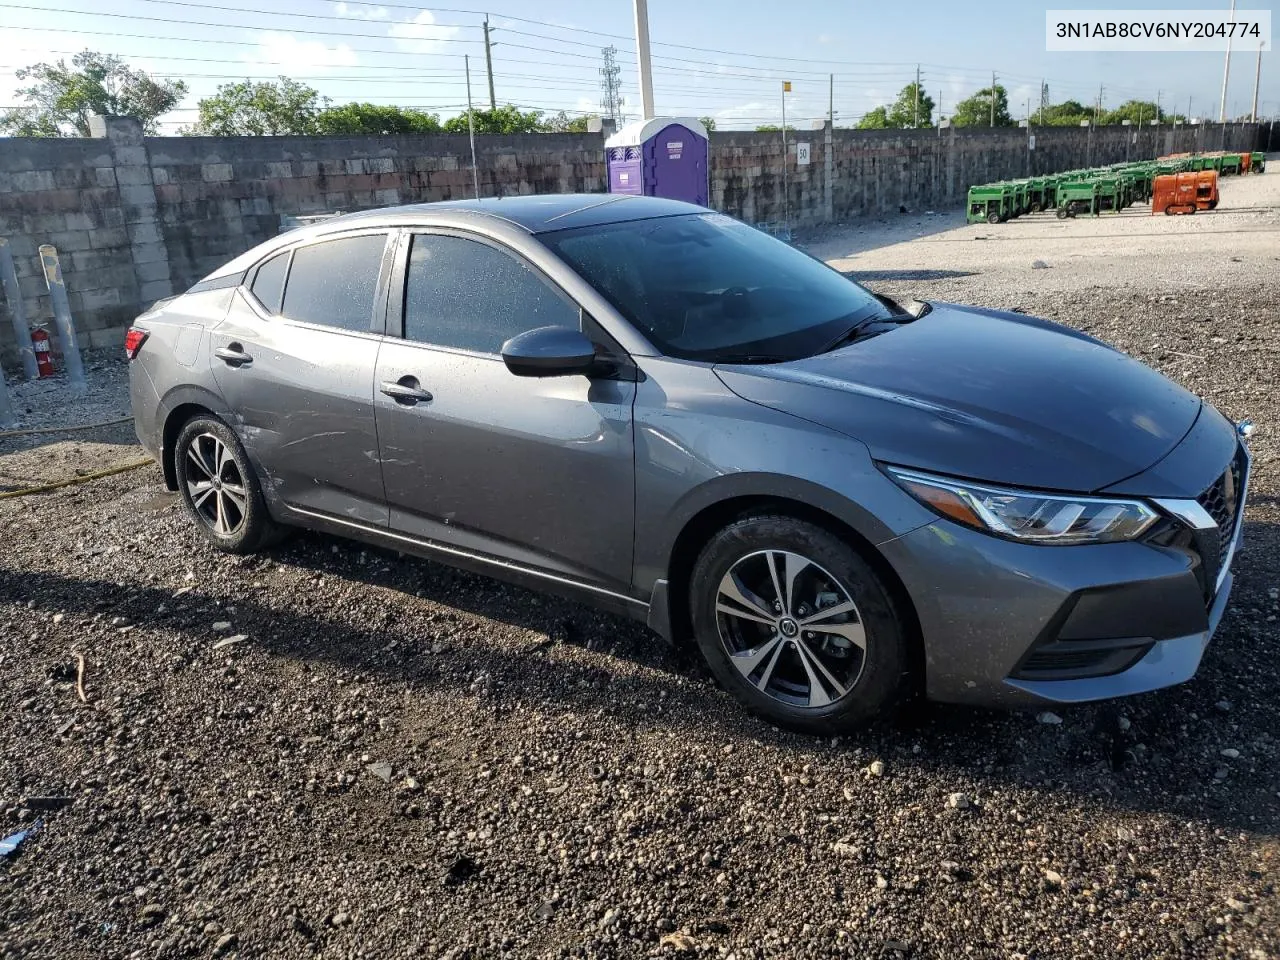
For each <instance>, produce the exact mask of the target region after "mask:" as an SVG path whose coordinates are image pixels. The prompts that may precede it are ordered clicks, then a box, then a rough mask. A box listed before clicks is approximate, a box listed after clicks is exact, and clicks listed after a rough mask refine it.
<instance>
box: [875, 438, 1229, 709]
mask: <svg viewBox="0 0 1280 960" xmlns="http://www.w3.org/2000/svg"><path fill="white" fill-rule="evenodd" d="M1241 450H1242V451H1243V448H1241ZM1242 456H1243V457H1244V458H1245V461H1246V463H1247V454H1244V453H1242ZM1243 514H1244V490H1243V489H1242V490H1241V492H1240V503H1239V509H1238V512H1237V513H1236V515H1235V516H1234V517H1233V518H1232V525H1231V527H1230V528H1229V529H1227V531H1226V533H1225V534H1224V536H1225V538H1226V541H1227V542H1226V543H1225V545H1224V548H1223V556H1222V562H1221V564H1220V567H1219V566H1218V565H1217V564H1215V565H1214V566H1213V568H1212V571H1211V574H1212V575H1211V576H1210V577H1209V579H1208V581H1207V582H1206V573H1207V572H1209V571H1206V569H1205V564H1204V563H1201V562H1200V560H1199V558H1198V557H1197V556H1196V555H1195V554H1194V552H1190V551H1188V550H1186V549H1185V548H1181V547H1180V546H1178V545H1168V546H1165V545H1160V544H1156V543H1150V542H1131V543H1114V544H1097V545H1091V546H1070V547H1046V546H1035V545H1029V544H1023V543H1016V542H1012V541H1008V540H1002V539H999V538H996V537H992V536H988V535H986V534H983V533H979V532H978V531H975V530H971V529H969V528H968V527H964V526H961V525H959V524H956V523H953V522H951V521H949V520H944V519H939V520H936V521H935V522H933V523H931V524H929V525H928V526H926V527H922V528H920V529H917V530H914V531H912V532H911V533H908V534H905V535H904V536H901V537H898V538H896V539H894V540H891V541H888V542H887V543H883V544H880V550H881V551H882V553H883V554H884V556H885V558H886V559H887V560H888V561H889V563H890V564H892V566H893V568H894V569H895V571H897V573H898V575H899V576H900V577H901V578H902V581H903V584H904V586H905V587H906V589H907V591H908V593H909V594H910V595H911V598H912V601H913V602H914V604H915V609H916V614H917V617H918V619H919V622H920V627H921V634H922V639H923V643H924V655H925V691H926V694H927V695H928V696H929V698H930V699H933V700H939V701H944V702H950V703H967V704H975V705H983V706H1008V707H1018V706H1030V705H1036V704H1044V703H1078V702H1083V701H1089V700H1102V699H1108V698H1111V697H1119V696H1126V695H1129V694H1134V693H1143V692H1146V691H1149V690H1156V689H1159V688H1160V687H1166V686H1170V685H1172V684H1176V683H1182V682H1184V681H1186V680H1189V679H1190V678H1191V677H1192V676H1194V675H1195V672H1196V670H1197V668H1198V667H1199V665H1200V658H1201V656H1202V654H1203V652H1204V649H1205V647H1206V646H1207V645H1208V643H1209V641H1210V639H1211V638H1212V637H1213V634H1214V632H1215V631H1216V630H1217V627H1218V624H1219V622H1220V621H1221V619H1222V615H1223V613H1224V611H1225V610H1226V606H1227V602H1228V598H1229V597H1230V594H1231V587H1232V576H1231V573H1230V571H1229V566H1230V563H1231V560H1232V558H1233V557H1234V555H1235V553H1236V552H1238V547H1239V541H1240V537H1241V533H1242V528H1243V525H1242V522H1241V520H1242V518H1243Z"/></svg>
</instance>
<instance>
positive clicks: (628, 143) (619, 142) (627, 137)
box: [604, 117, 708, 147]
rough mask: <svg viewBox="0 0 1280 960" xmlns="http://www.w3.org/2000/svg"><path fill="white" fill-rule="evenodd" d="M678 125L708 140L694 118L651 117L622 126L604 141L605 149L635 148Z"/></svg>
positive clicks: (699, 122)
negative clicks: (668, 128)
mask: <svg viewBox="0 0 1280 960" xmlns="http://www.w3.org/2000/svg"><path fill="white" fill-rule="evenodd" d="M673 123H678V124H680V126H682V127H686V128H688V129H689V130H692V131H693V132H694V133H696V134H697V135H698V136H700V137H701V138H702V139H703V140H706V139H708V137H707V128H706V126H705V125H704V124H703V122H702V121H701V120H699V119H697V118H696V117H652V118H651V119H649V120H633V121H632V122H631V123H628V124H626V125H625V126H623V127H622V128H621V129H620V130H619V131H618V132H617V133H615V134H613V136H611V137H609V139H607V140H605V142H604V145H605V147H635V146H639V145H640V144H642V143H644V142H645V141H646V140H648V139H649V138H650V137H652V136H653V135H654V134H655V133H657V132H658V131H659V130H663V129H665V128H666V127H669V126H671V124H673Z"/></svg>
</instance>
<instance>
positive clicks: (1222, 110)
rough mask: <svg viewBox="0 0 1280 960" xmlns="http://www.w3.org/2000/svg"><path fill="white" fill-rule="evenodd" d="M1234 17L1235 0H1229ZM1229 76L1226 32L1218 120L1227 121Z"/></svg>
mask: <svg viewBox="0 0 1280 960" xmlns="http://www.w3.org/2000/svg"><path fill="white" fill-rule="evenodd" d="M1235 18H1236V0H1231V19H1232V20H1235ZM1230 77H1231V34H1229V33H1228V34H1227V59H1226V62H1225V63H1224V64H1223V67H1222V105H1221V106H1220V107H1218V122H1219V123H1226V122H1227V80H1228V79H1229V78H1230Z"/></svg>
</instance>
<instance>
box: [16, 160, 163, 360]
mask: <svg viewBox="0 0 1280 960" xmlns="http://www.w3.org/2000/svg"><path fill="white" fill-rule="evenodd" d="M116 169H117V168H116V158H115V157H114V155H113V153H112V149H111V145H110V144H108V143H106V142H103V141H101V140H96V139H87V140H52V139H50V140H43V139H40V140H18V139H10V140H0V236H5V237H7V238H8V239H9V245H10V249H11V250H12V252H13V259H14V264H15V266H16V268H17V272H18V286H19V289H20V290H21V292H22V297H23V301H24V304H25V306H26V315H27V319H28V321H29V322H30V323H32V324H33V325H34V324H38V323H44V324H47V325H48V330H49V333H50V336H55V329H54V326H53V310H52V307H51V305H50V303H49V291H48V287H47V286H46V285H45V281H44V274H43V273H42V272H41V270H40V258H39V256H38V254H37V248H38V247H39V246H40V245H41V244H43V243H51V244H53V245H54V246H55V247H57V248H58V253H59V257H60V260H61V263H62V273H63V277H64V278H65V280H66V284H67V291H68V299H69V300H70V303H71V309H72V311H73V313H74V315H75V317H76V318H77V331H78V333H79V334H80V336H79V339H80V343H81V345H82V346H90V347H96V346H105V345H108V344H110V343H114V342H117V341H118V340H119V339H121V337H122V336H123V334H122V332H121V331H122V328H123V326H124V325H127V323H128V321H129V319H130V318H131V317H133V316H134V315H136V313H137V312H138V311H137V304H138V302H139V299H140V294H139V291H138V286H137V279H136V277H135V274H134V270H133V261H132V250H131V242H130V238H129V226H128V219H129V210H127V208H126V206H125V205H124V203H123V202H122V200H121V197H120V189H119V184H118V182H117V180H116ZM3 328H4V332H3V335H2V338H0V344H2V345H3V347H4V348H5V353H6V354H10V355H12V353H13V351H12V328H11V327H10V325H9V323H8V316H7V308H6V314H5V316H4V322H3ZM10 359H12V356H10Z"/></svg>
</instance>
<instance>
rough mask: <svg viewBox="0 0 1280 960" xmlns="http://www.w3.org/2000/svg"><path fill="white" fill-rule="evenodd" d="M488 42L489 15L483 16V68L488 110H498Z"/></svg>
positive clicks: (491, 55) (491, 57) (490, 45)
mask: <svg viewBox="0 0 1280 960" xmlns="http://www.w3.org/2000/svg"><path fill="white" fill-rule="evenodd" d="M492 46H493V44H491V43H490V42H489V15H488V14H487V13H486V14H485V15H484V68H485V70H486V71H487V72H488V74H489V109H490V110H497V109H498V98H497V97H495V96H494V95H493V54H492V52H491V50H490V48H491V47H492Z"/></svg>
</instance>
